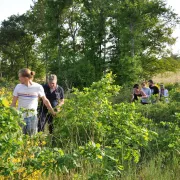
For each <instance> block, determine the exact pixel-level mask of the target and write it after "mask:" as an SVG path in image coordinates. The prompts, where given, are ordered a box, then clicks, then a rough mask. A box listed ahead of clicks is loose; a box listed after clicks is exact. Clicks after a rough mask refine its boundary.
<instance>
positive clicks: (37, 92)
mask: <svg viewBox="0 0 180 180" xmlns="http://www.w3.org/2000/svg"><path fill="white" fill-rule="evenodd" d="M13 96H16V97H18V109H19V110H20V109H21V108H23V109H26V110H32V111H33V112H28V113H24V114H23V117H30V116H33V115H36V114H37V107H38V98H39V97H43V96H45V93H44V89H43V87H42V86H41V85H40V84H38V83H34V82H32V85H30V86H26V85H24V84H18V85H17V86H16V87H15V89H14V92H13Z"/></svg>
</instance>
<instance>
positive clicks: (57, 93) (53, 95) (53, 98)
mask: <svg viewBox="0 0 180 180" xmlns="http://www.w3.org/2000/svg"><path fill="white" fill-rule="evenodd" d="M43 88H44V92H45V95H46V97H47V99H48V100H49V102H50V103H51V106H52V107H53V108H54V107H56V106H57V105H58V104H59V100H62V99H64V90H63V88H62V87H61V86H59V85H57V87H56V89H55V90H54V91H52V92H51V89H50V87H49V86H48V84H45V85H43ZM42 106H43V107H42ZM40 110H43V111H44V112H46V111H47V108H46V107H45V106H44V105H43V103H41V107H40Z"/></svg>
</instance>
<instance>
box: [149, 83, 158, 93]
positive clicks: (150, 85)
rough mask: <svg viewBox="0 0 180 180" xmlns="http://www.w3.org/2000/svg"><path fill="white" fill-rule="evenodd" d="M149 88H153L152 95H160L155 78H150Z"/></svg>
mask: <svg viewBox="0 0 180 180" xmlns="http://www.w3.org/2000/svg"><path fill="white" fill-rule="evenodd" d="M148 82H149V88H150V89H151V94H152V95H158V94H159V88H158V87H157V86H155V84H154V82H153V80H149V81H148Z"/></svg>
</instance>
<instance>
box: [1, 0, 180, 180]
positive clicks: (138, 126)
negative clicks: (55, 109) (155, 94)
mask: <svg viewBox="0 0 180 180" xmlns="http://www.w3.org/2000/svg"><path fill="white" fill-rule="evenodd" d="M177 23H179V17H178V16H177V15H176V14H175V13H174V12H173V10H172V9H171V8H169V7H168V6H167V4H166V1H165V0H151V1H149V0H111V1H110V0H104V1H102V0H93V1H92V0H56V1H55V0H54V1H49V0H38V1H34V5H33V6H32V7H31V9H30V10H29V11H27V12H26V13H25V14H22V15H12V16H10V17H9V18H8V19H7V20H4V21H3V22H2V23H1V26H0V180H1V179H2V180H5V179H19V180H22V179H29V180H30V179H33V180H36V179H37V180H39V179H62V180H63V179H65V180H66V179H69V180H71V179H74V180H81V179H82V180H84V179H89V180H90V179H92V180H96V179H97V180H101V179H102V180H106V179H107V180H109V179H112V180H115V179H118V180H119V179H122V180H130V179H132V180H136V179H137V180H147V179H150V180H157V179H158V180H159V179H167V180H169V179H172V180H178V179H179V177H180V133H179V132H180V86H179V84H178V83H176V84H175V83H174V84H166V87H167V89H168V90H169V92H170V97H169V103H165V102H163V101H161V102H158V103H157V104H148V105H147V106H143V105H141V104H140V103H138V102H137V103H129V102H130V99H129V98H130V93H131V88H132V84H133V83H137V82H140V81H141V80H144V79H147V78H150V77H153V76H156V74H162V73H164V72H167V71H168V72H177V71H178V70H179V69H180V63H179V56H178V55H173V54H172V53H171V52H170V51H169V50H168V47H169V46H168V45H172V44H174V42H175V39H174V38H173V37H172V33H173V28H174V27H175V26H176V25H177ZM24 67H28V68H30V69H32V70H34V71H36V72H37V73H36V75H37V76H36V79H35V80H36V81H37V80H38V81H39V82H42V81H44V79H45V77H46V75H47V74H49V73H54V74H57V76H58V82H59V84H60V85H62V86H63V88H64V89H65V90H67V91H66V99H65V104H64V105H63V106H62V108H61V110H60V112H59V113H58V114H57V116H56V117H55V122H54V123H55V129H54V133H53V134H52V135H49V134H48V133H47V132H45V133H39V134H37V135H36V136H32V137H30V136H25V135H23V134H22V130H21V127H22V126H23V120H22V118H21V112H19V111H17V110H16V109H14V108H10V107H9V105H10V102H11V99H12V90H13V88H14V84H16V83H17V79H18V77H17V72H18V70H19V69H21V68H24ZM110 72H112V73H110ZM166 79H167V78H166ZM160 81H161V80H158V82H160ZM162 81H163V80H162ZM169 82H172V80H171V81H169ZM169 82H168V83H169ZM160 83H161V82H160Z"/></svg>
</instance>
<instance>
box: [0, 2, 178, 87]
mask: <svg viewBox="0 0 180 180" xmlns="http://www.w3.org/2000/svg"><path fill="white" fill-rule="evenodd" d="M178 22H179V19H178V17H177V15H176V14H175V13H174V12H173V10H172V9H170V8H168V7H167V5H166V2H165V1H164V0H152V1H149V0H111V1H109V0H103V1H102V0H93V1H92V0H56V1H55V0H54V1H50V0H38V1H35V2H34V5H33V6H32V7H31V9H30V10H29V11H28V12H26V13H25V14H23V15H12V16H11V17H9V18H8V20H4V21H3V22H2V23H1V27H0V73H1V76H2V77H5V78H8V79H14V78H16V77H17V71H18V70H19V69H20V68H22V67H30V68H31V69H33V70H35V71H37V72H38V73H37V74H38V76H39V77H44V76H45V74H46V73H49V72H53V73H56V74H57V75H58V77H59V80H60V81H61V83H62V84H63V85H64V88H66V89H69V88H72V86H75V87H79V88H82V87H84V86H89V85H90V84H92V82H94V81H97V80H99V79H100V78H101V77H102V75H103V74H104V73H106V72H107V71H112V72H113V73H114V74H116V75H117V79H116V80H117V83H118V84H120V85H122V84H124V83H128V82H132V81H135V80H136V79H137V78H146V77H150V76H152V75H154V74H156V73H160V72H163V71H167V70H170V71H172V70H175V69H177V68H179V62H178V59H177V58H174V57H171V58H166V57H167V54H168V53H169V52H168V49H167V44H169V45H172V44H173V43H174V42H175V39H174V38H173V37H172V32H173V28H174V27H175V25H176V24H177V23H178Z"/></svg>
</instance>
